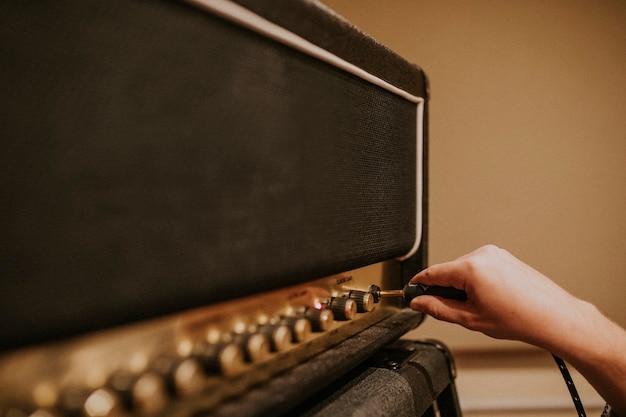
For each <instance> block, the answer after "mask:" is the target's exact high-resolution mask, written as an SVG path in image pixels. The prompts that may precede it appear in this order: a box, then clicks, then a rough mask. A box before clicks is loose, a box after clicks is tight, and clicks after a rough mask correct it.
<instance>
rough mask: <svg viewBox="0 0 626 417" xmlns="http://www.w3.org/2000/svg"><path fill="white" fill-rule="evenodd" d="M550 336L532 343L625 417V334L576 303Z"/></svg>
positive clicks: (590, 307)
mask: <svg viewBox="0 0 626 417" xmlns="http://www.w3.org/2000/svg"><path fill="white" fill-rule="evenodd" d="M567 315H568V317H569V319H568V320H567V321H564V320H562V319H559V320H558V322H559V323H560V325H558V326H556V327H555V328H554V329H552V333H551V335H550V336H547V337H546V338H545V339H544V340H538V341H535V342H536V344H537V345H539V346H541V347H543V348H545V349H546V350H549V351H550V352H552V353H554V354H555V355H557V356H560V357H561V358H563V359H564V360H565V361H567V362H569V363H570V364H571V365H572V366H573V367H574V368H576V369H577V370H578V371H579V372H580V373H581V374H582V375H583V376H584V377H585V378H586V379H587V381H589V383H590V384H591V385H592V386H593V387H594V388H595V389H596V390H597V391H598V393H599V394H600V395H601V396H602V397H603V398H604V399H605V400H606V401H607V402H608V403H609V404H610V405H611V407H612V408H613V410H614V411H615V412H616V413H617V415H619V416H626V331H624V329H622V328H621V327H620V326H619V325H617V324H616V323H614V322H613V321H611V320H610V319H609V318H607V317H606V316H605V315H604V314H602V313H601V312H600V311H599V310H598V309H597V308H596V307H595V306H593V305H592V304H590V303H587V302H585V301H580V300H577V303H576V308H575V309H574V310H570V311H569V313H568V314H567Z"/></svg>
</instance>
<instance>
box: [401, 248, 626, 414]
mask: <svg viewBox="0 0 626 417" xmlns="http://www.w3.org/2000/svg"><path fill="white" fill-rule="evenodd" d="M411 283H414V284H417V283H419V284H424V285H439V286H446V287H455V288H458V289H461V290H464V291H465V292H466V293H467V301H455V300H447V299H443V298H439V297H434V296H420V297H416V298H414V299H413V300H412V301H411V308H413V309H414V310H417V311H421V312H424V313H427V314H429V315H431V316H433V317H435V318H437V319H440V320H444V321H448V322H451V323H457V324H460V325H462V326H464V327H466V328H468V329H471V330H477V331H480V332H483V333H484V334H486V335H488V336H491V337H494V338H498V339H511V340H520V341H522V342H526V343H529V344H532V345H535V346H538V347H540V348H543V349H545V350H547V351H549V352H551V353H553V354H555V355H557V356H560V357H561V358H563V359H564V360H565V361H567V362H568V363H570V364H571V365H572V366H573V367H575V368H576V369H577V370H578V371H579V372H580V373H581V374H582V375H583V376H584V377H585V378H586V379H587V380H588V381H589V383H590V384H591V385H592V386H593V387H594V388H595V389H596V390H597V391H598V393H599V394H600V395H601V396H602V397H603V398H604V399H605V400H606V401H607V402H608V403H609V404H610V405H611V407H612V409H613V412H614V413H617V415H620V416H626V331H625V330H624V329H623V328H622V327H620V326H619V325H617V324H616V323H615V322H613V321H612V320H610V319H609V318H608V317H607V316H605V315H604V314H603V313H602V312H600V311H599V310H598V309H597V308H596V307H595V306H594V305H592V304H590V303H588V302H586V301H584V300H581V299H579V298H576V297H574V296H573V295H571V294H570V293H568V292H567V291H565V290H564V289H563V288H561V287H560V286H558V285H557V284H555V283H554V282H553V281H551V280H550V279H549V278H547V277H546V276H544V275H543V274H541V273H540V272H538V271H536V270H535V269H533V268H531V267H530V266H528V265H526V264H525V263H523V262H522V261H520V260H519V259H517V258H515V257H514V256H513V255H511V254H510V253H509V252H507V251H506V250H503V249H500V248H498V247H496V246H493V245H489V246H484V247H482V248H480V249H478V250H476V251H474V252H472V253H469V254H467V255H465V256H462V257H460V258H458V259H456V260H454V261H451V262H446V263H441V264H438V265H433V266H431V267H429V268H427V269H425V270H424V271H422V272H420V273H419V274H417V275H416V276H415V277H413V279H412V280H411Z"/></svg>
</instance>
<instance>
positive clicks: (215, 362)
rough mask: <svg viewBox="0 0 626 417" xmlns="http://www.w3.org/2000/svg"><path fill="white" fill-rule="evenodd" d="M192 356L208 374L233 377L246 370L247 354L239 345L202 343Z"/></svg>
mask: <svg viewBox="0 0 626 417" xmlns="http://www.w3.org/2000/svg"><path fill="white" fill-rule="evenodd" d="M192 355H193V357H194V358H195V359H197V360H198V362H199V363H200V364H201V366H202V369H203V370H204V372H206V373H207V374H213V373H217V374H222V375H224V376H233V375H235V374H238V373H240V372H241V371H243V369H244V368H245V363H244V361H245V353H244V351H243V349H242V348H241V346H240V345H239V344H238V343H217V344H214V343H201V344H199V345H197V346H196V347H195V348H194V350H193V353H192Z"/></svg>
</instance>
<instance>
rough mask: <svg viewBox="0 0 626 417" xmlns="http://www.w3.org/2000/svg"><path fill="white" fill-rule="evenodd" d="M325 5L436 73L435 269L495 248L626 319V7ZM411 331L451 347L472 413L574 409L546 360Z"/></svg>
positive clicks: (455, 335) (439, 331)
mask: <svg viewBox="0 0 626 417" xmlns="http://www.w3.org/2000/svg"><path fill="white" fill-rule="evenodd" d="M324 3H325V4H327V5H329V6H330V7H331V8H333V9H335V10H336V11H337V12H338V13H339V14H341V15H343V16H344V17H346V18H347V19H348V20H350V21H351V22H353V23H354V24H356V25H357V26H358V27H359V28H361V29H362V30H363V31H365V32H366V33H369V34H370V35H372V36H373V37H374V38H376V39H378V40H379V41H381V42H382V43H384V44H386V45H387V46H389V47H390V48H391V49H393V50H395V51H396V52H398V53H399V54H400V55H402V56H404V57H405V58H406V59H408V60H409V61H411V62H414V63H416V64H418V65H420V66H421V67H422V68H424V70H425V71H426V73H427V74H428V76H429V78H430V83H431V92H432V97H431V102H430V145H431V147H430V162H431V168H430V185H431V192H430V213H431V215H430V242H429V243H430V262H431V263H436V262H441V261H445V260H449V259H453V258H455V257H457V256H459V255H462V254H464V253H466V252H468V251H471V250H473V249H474V248H476V247H479V246H481V245H483V244H486V243H495V244H497V245H500V246H502V247H505V248H507V249H509V250H510V251H511V252H513V253H514V254H515V255H517V256H518V257H519V258H521V259H522V260H524V261H526V262H528V263H530V264H531V265H533V266H534V267H535V268H537V269H538V270H540V271H542V272H543V273H545V274H546V275H548V276H550V277H551V278H552V279H554V280H555V281H557V282H558V283H559V284H561V285H562V286H564V287H565V288H567V289H568V290H569V291H571V292H573V293H574V294H576V295H578V296H580V297H584V298H587V299H589V300H590V301H592V302H594V303H596V304H599V305H601V306H602V308H603V309H604V310H605V311H606V312H607V313H608V314H609V315H610V316H611V317H613V318H614V319H615V320H616V321H618V322H619V323H620V324H622V325H626V302H625V299H626V2H625V1H623V0H615V1H576V0H550V1H544V0H530V1H526V0H519V1H500V0H472V1H465V0H446V1H441V0H429V1H409V0H407V1H400V0H384V1H383V0H326V1H324ZM409 337H416V338H427V337H429V338H437V339H440V340H442V341H443V342H444V343H446V344H448V345H449V346H450V347H451V348H452V349H453V351H454V353H455V355H456V356H457V361H458V362H459V363H458V365H459V377H458V379H457V385H458V389H459V395H460V396H461V406H462V407H463V410H464V414H465V415H466V416H495V415H499V416H511V417H513V416H530V415H537V416H539V415H541V416H554V417H556V416H566V415H573V413H574V412H575V411H574V409H573V406H572V405H571V400H570V399H569V396H568V394H567V391H566V388H565V385H564V384H563V382H562V380H561V379H560V375H559V373H558V371H557V370H556V367H555V366H554V363H553V362H552V361H551V359H550V357H549V355H547V353H545V352H535V353H533V354H532V355H531V356H532V358H539V357H541V356H540V355H542V354H543V355H544V356H543V359H541V360H539V359H532V358H530V359H529V356H528V355H529V351H528V350H527V347H525V346H523V345H521V344H519V343H513V342H505V341H496V340H492V339H489V338H487V337H486V336H483V335H480V334H478V333H475V332H470V331H468V330H465V329H462V328H460V327H458V326H454V325H450V324H445V323H439V322H437V321H435V320H432V319H430V320H427V321H426V323H425V324H424V325H422V326H420V327H419V328H418V329H416V330H415V331H414V332H411V333H410V334H409ZM625 351H626V347H625ZM506 352H509V353H506ZM533 355H534V356H533ZM537 355H539V356H537ZM545 355H547V356H545ZM485 357H487V358H488V360H486V361H482V362H480V360H479V358H485ZM502 357H504V358H505V359H498V358H502ZM575 375H577V374H575ZM577 385H578V386H579V392H580V394H581V397H582V398H583V402H584V403H585V404H586V406H587V411H588V412H589V413H590V415H599V413H600V412H599V411H600V409H601V407H602V404H603V402H602V399H601V398H600V397H599V396H598V395H597V394H596V393H595V391H594V390H593V389H592V388H590V387H589V386H588V385H587V384H586V383H585V381H584V379H582V378H581V377H579V376H577Z"/></svg>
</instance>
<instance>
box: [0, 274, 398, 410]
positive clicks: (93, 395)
mask: <svg viewBox="0 0 626 417" xmlns="http://www.w3.org/2000/svg"><path fill="white" fill-rule="evenodd" d="M395 267H396V266H395V264H393V262H389V263H385V262H383V263H380V264H375V265H371V266H368V267H365V268H360V269H357V270H354V271H349V272H345V273H341V274H337V275H333V276H329V277H325V278H321V279H315V280H312V281H310V282H307V283H305V284H301V285H297V286H294V287H289V288H283V289H279V290H276V291H272V292H268V293H263V294H259V295H255V296H251V297H247V298H242V299H237V300H232V301H229V302H225V303H220V304H214V305H210V306H207V307H203V308H199V309H194V310H192V311H188V312H185V313H182V314H178V315H175V316H171V317H165V318H161V319H157V320H153V321H150V322H143V323H138V324H132V325H129V326H125V327H123V328H116V329H111V330H105V331H101V332H97V333H94V334H89V335H84V336H81V337H78V338H75V339H72V340H67V341H63V342H59V343H54V344H49V345H44V346H37V347H32V348H27V349H22V350H18V351H13V352H9V353H5V354H3V355H1V356H0V417H8V416H9V415H11V416H13V415H14V416H20V417H25V416H29V415H32V416H37V417H63V416H71V417H79V416H81V417H107V416H111V417H113V416H131V415H141V416H153V415H154V416H159V415H163V416H165V415H167V416H181V417H183V416H190V415H192V414H195V413H196V412H198V411H210V410H213V409H215V408H216V407H218V406H219V405H220V404H223V403H225V402H227V401H229V400H232V399H235V398H236V397H237V396H238V395H241V394H243V393H245V392H246V390H247V389H248V388H250V387H251V386H254V385H257V384H259V383H263V382H264V381H267V380H269V379H271V378H272V376H273V375H276V374H278V373H280V372H283V371H285V370H287V369H289V368H291V367H293V366H295V365H297V364H298V363H301V362H303V361H306V360H307V359H308V358H310V357H312V356H314V355H316V354H318V353H321V352H323V351H324V350H326V349H328V348H330V347H332V346H333V345H335V344H337V343H340V342H342V341H343V340H346V339H347V338H349V337H352V336H354V335H355V334H357V333H359V332H361V331H362V330H364V329H366V328H368V327H370V326H372V325H373V324H375V323H377V322H379V321H380V320H382V319H384V318H386V317H388V316H390V315H391V314H393V313H395V312H396V311H397V310H398V306H396V305H393V304H391V303H389V302H388V300H384V302H381V300H379V299H378V297H377V294H378V293H379V291H380V289H381V287H382V288H385V287H387V282H388V281H389V279H390V277H389V276H390V274H394V273H395V272H397V271H394V268H395ZM395 279H397V278H395Z"/></svg>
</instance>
